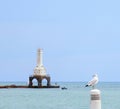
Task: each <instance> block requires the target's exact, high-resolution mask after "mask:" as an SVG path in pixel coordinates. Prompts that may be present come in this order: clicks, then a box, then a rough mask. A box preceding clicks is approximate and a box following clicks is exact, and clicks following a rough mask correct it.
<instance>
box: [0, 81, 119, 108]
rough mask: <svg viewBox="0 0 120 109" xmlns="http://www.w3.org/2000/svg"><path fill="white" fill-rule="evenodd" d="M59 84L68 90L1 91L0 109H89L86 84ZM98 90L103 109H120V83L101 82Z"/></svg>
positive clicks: (88, 94)
mask: <svg viewBox="0 0 120 109" xmlns="http://www.w3.org/2000/svg"><path fill="white" fill-rule="evenodd" d="M0 84H1V85H2V84H11V83H0ZM15 84H20V85H22V84H23V85H25V83H15ZM58 84H59V85H60V86H61V87H64V86H65V87H67V88H68V89H67V90H61V88H58V89H19V88H18V89H0V109H89V106H90V88H85V87H84V85H85V83H83V82H68V83H66V82H58ZM97 88H98V89H100V90H101V101H102V109H120V83H118V82H113V83H112V82H111V83H105V82H101V83H99V84H98V86H97Z"/></svg>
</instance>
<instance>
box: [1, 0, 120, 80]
mask: <svg viewBox="0 0 120 109" xmlns="http://www.w3.org/2000/svg"><path fill="white" fill-rule="evenodd" d="M119 4H120V1H119V0H114V1H113V0H34V1H33V0H1V1H0V81H27V80H28V77H29V75H31V74H33V69H34V68H35V66H36V51H37V49H38V48H42V49H43V52H44V54H43V63H44V66H45V68H46V69H47V73H48V74H50V75H51V78H52V81H88V80H89V79H91V76H92V75H93V74H94V73H98V76H99V79H100V81H120V79H119V77H120V31H119V29H120V20H119V19H120V13H119V11H120V6H119Z"/></svg>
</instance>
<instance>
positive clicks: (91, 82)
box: [85, 74, 98, 88]
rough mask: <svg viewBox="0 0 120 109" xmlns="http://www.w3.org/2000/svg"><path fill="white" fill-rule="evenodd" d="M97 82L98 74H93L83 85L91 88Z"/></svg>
mask: <svg viewBox="0 0 120 109" xmlns="http://www.w3.org/2000/svg"><path fill="white" fill-rule="evenodd" d="M97 83H98V75H97V74H94V75H93V78H92V80H91V81H89V82H88V83H87V85H86V86H85V87H88V86H92V88H94V87H95V84H97Z"/></svg>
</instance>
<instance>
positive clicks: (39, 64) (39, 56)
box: [33, 48, 47, 76]
mask: <svg viewBox="0 0 120 109" xmlns="http://www.w3.org/2000/svg"><path fill="white" fill-rule="evenodd" d="M42 55H43V50H42V49H40V48H39V49H38V50H37V65H36V67H35V69H34V74H33V75H40V76H46V75H47V74H46V69H45V67H44V66H43V62H42V61H43V57H42Z"/></svg>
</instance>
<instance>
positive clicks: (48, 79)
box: [29, 75, 51, 87]
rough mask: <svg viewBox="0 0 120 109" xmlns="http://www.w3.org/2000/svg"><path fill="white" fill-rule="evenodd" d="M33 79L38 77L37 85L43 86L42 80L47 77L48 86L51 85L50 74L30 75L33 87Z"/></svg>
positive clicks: (30, 82)
mask: <svg viewBox="0 0 120 109" xmlns="http://www.w3.org/2000/svg"><path fill="white" fill-rule="evenodd" d="M33 79H36V80H37V83H38V85H37V87H42V80H43V79H46V80H47V85H46V86H48V87H49V86H51V83H50V76H47V75H45V76H41V75H32V76H30V77H29V87H33V82H32V81H33Z"/></svg>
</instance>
